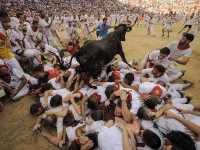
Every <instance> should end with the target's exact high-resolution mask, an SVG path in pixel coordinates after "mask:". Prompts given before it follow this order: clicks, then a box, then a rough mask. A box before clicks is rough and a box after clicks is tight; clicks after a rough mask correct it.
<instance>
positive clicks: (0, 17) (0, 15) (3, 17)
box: [0, 10, 10, 21]
mask: <svg viewBox="0 0 200 150" xmlns="http://www.w3.org/2000/svg"><path fill="white" fill-rule="evenodd" d="M8 18H9V16H8V13H7V12H6V11H4V10H0V21H5V20H8ZM9 20H10V18H9Z"/></svg>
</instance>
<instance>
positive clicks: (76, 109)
mask: <svg viewBox="0 0 200 150" xmlns="http://www.w3.org/2000/svg"><path fill="white" fill-rule="evenodd" d="M80 96H81V94H80V93H76V95H75V94H73V95H72V96H71V98H70V102H71V103H72V105H73V107H74V109H75V111H76V112H77V114H78V115H81V109H80V107H79V106H78V104H76V102H75V101H74V97H80Z"/></svg>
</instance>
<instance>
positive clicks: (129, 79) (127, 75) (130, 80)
mask: <svg viewBox="0 0 200 150" xmlns="http://www.w3.org/2000/svg"><path fill="white" fill-rule="evenodd" d="M124 78H125V79H126V80H127V81H128V82H129V83H132V82H133V81H134V75H133V74H132V73H127V74H126V75H125V76H124Z"/></svg>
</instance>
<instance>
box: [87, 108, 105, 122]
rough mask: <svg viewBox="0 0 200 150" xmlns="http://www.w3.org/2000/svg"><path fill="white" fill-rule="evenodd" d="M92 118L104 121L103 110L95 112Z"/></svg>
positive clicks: (92, 113)
mask: <svg viewBox="0 0 200 150" xmlns="http://www.w3.org/2000/svg"><path fill="white" fill-rule="evenodd" d="M90 116H91V118H92V119H93V120H94V121H98V120H103V112H102V111H101V110H93V111H92V112H91V113H90Z"/></svg>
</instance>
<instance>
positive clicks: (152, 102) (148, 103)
mask: <svg viewBox="0 0 200 150" xmlns="http://www.w3.org/2000/svg"><path fill="white" fill-rule="evenodd" d="M144 104H145V105H146V106H147V107H148V108H150V109H155V107H156V106H157V105H158V104H159V97H158V96H156V95H154V94H150V98H149V99H148V100H146V101H144Z"/></svg>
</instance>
